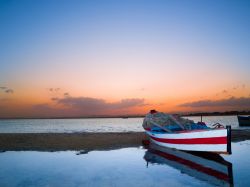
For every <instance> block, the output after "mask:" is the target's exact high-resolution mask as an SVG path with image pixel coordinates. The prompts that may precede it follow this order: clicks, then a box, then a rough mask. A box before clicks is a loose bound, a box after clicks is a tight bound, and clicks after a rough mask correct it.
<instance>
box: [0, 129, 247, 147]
mask: <svg viewBox="0 0 250 187" xmlns="http://www.w3.org/2000/svg"><path fill="white" fill-rule="evenodd" d="M145 139H147V136H146V135H145V133H144V132H129V133H2V134H0V150H1V151H20V150H34V151H64V150H85V151H91V150H108V149H114V148H125V147H138V146H140V145H142V140H145ZM248 139H250V129H247V130H232V142H239V141H244V140H248Z"/></svg>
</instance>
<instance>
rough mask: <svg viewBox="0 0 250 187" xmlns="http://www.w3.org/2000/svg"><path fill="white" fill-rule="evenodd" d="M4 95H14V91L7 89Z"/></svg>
mask: <svg viewBox="0 0 250 187" xmlns="http://www.w3.org/2000/svg"><path fill="white" fill-rule="evenodd" d="M5 93H8V94H13V93H14V90H12V89H7V90H5Z"/></svg>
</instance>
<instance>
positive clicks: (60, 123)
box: [0, 116, 242, 133]
mask: <svg viewBox="0 0 250 187" xmlns="http://www.w3.org/2000/svg"><path fill="white" fill-rule="evenodd" d="M188 118H189V119H192V120H194V121H195V122H197V121H199V120H200V117H188ZM142 121H143V118H128V119H122V118H96V119H15V120H0V133H36V132H39V133H49V132H53V133H73V132H142V131H143V128H142V126H141V125H142ZM203 121H204V122H206V123H207V124H208V126H211V125H212V124H214V123H216V122H219V123H221V124H223V125H231V126H232V128H234V129H236V128H239V124H238V121H237V117H236V116H209V117H203ZM241 128H242V127H241Z"/></svg>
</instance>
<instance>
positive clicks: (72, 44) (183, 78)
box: [0, 0, 250, 118]
mask: <svg viewBox="0 0 250 187" xmlns="http://www.w3.org/2000/svg"><path fill="white" fill-rule="evenodd" d="M150 109H157V110H160V111H164V112H200V111H202V112H213V111H229V110H250V1H248V0H246V1H243V0H239V1H231V0H225V1H223V0H219V1H217V0H212V1H210V0H207V1H199V0H195V1H192V0H190V1H186V0H162V1H161V0H151V1H148V0H143V1H142V0H141V1H140V0H124V1H115V0H113V1H109V0H100V1H96V0H81V1H77V0H66V1H64V0H35V1H34V0H22V1H20V0H1V1H0V118H5V117H74V116H90V115H126V114H145V113H146V112H147V111H148V110H150Z"/></svg>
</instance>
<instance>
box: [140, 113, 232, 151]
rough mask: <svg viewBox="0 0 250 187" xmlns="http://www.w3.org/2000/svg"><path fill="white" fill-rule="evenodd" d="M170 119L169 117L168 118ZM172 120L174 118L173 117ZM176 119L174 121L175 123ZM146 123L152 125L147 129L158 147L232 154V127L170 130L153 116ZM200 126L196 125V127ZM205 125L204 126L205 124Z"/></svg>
mask: <svg viewBox="0 0 250 187" xmlns="http://www.w3.org/2000/svg"><path fill="white" fill-rule="evenodd" d="M167 117H169V116H167ZM170 118H173V117H172V116H171V117H170ZM174 120H175V119H173V121H174ZM144 123H150V124H152V128H145V126H144V128H145V131H146V134H147V135H148V136H149V137H150V140H151V141H152V142H154V143H155V144H157V145H160V146H163V147H169V148H175V149H179V150H187V151H209V152H217V153H226V154H231V127H230V126H227V127H226V128H224V127H223V126H221V125H220V124H218V126H217V127H218V128H209V127H206V126H205V127H202V128H201V129H199V128H196V129H185V127H183V126H184V125H182V124H178V123H179V122H178V121H176V123H177V124H178V125H179V126H180V127H182V128H179V129H178V130H170V128H167V126H162V125H159V124H157V123H156V122H155V121H153V120H152V115H151V116H150V115H147V116H146V117H145V119H144ZM195 125H197V127H199V124H194V126H195ZM203 125H204V124H203Z"/></svg>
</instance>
